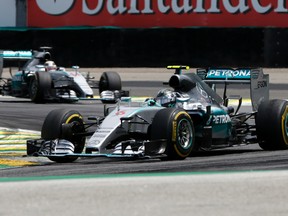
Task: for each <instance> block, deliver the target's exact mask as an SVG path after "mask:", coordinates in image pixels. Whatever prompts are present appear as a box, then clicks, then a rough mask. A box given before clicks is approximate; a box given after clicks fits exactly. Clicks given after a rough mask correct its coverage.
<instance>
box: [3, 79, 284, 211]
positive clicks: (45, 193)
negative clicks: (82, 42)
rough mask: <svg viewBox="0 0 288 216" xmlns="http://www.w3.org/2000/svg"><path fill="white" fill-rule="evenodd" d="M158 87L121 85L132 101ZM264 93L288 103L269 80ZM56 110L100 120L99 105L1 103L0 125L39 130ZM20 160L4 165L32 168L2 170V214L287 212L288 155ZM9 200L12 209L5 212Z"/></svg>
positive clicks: (243, 150)
mask: <svg viewBox="0 0 288 216" xmlns="http://www.w3.org/2000/svg"><path fill="white" fill-rule="evenodd" d="M285 77H286V76H285ZM279 80H281V78H279ZM282 80H284V79H282ZM164 81H165V80H164ZM161 88H163V86H161V82H160V81H159V80H153V81H151V80H149V79H147V80H144V81H143V80H142V81H137V80H136V81H135V80H128V81H125V80H124V82H123V89H129V90H130V92H132V94H131V96H138V97H139V96H144V97H150V96H154V95H155V94H156V92H157V91H158V90H159V89H161ZM270 89H271V92H270V97H271V98H282V99H285V98H287V90H288V87H287V85H286V84H283V83H281V82H280V83H279V82H273V83H271V85H270ZM230 94H241V95H242V96H243V98H248V97H249V90H247V89H244V88H243V86H236V87H232V88H231V93H230ZM142 99H143V98H142ZM136 103H138V102H136ZM56 108H69V109H75V110H78V111H79V112H80V113H81V114H82V115H83V116H84V118H85V117H87V116H95V115H96V116H102V115H103V104H102V103H101V102H100V101H91V100H86V101H80V102H77V103H74V104H58V103H47V104H33V103H31V102H30V101H29V100H27V99H21V98H11V97H0V119H1V121H0V127H5V128H14V129H19V128H20V129H26V130H33V131H40V130H41V126H42V123H43V121H44V118H45V116H46V115H47V113H48V112H49V111H51V110H53V109H56ZM243 109H248V110H249V109H250V107H249V106H245V107H244V108H243ZM23 155H24V154H23ZM23 155H20V156H19V154H18V155H14V156H13V155H11V156H9V158H8V159H9V160H16V161H17V160H21V161H26V162H31V164H32V165H33V166H19V167H18V166H14V167H4V168H1V166H0V168H1V169H0V182H1V183H0V191H1V194H0V199H1V203H0V207H1V208H0V215H9V216H10V215H19V214H21V215H29V216H34V215H35V216H36V215H39V214H41V215H52V214H55V212H57V213H58V214H61V215H63V216H64V215H79V214H83V213H85V215H152V214H153V215H155V216H160V215H175V214H180V215H227V216H231V215H261V216H264V215H267V216H268V215H283V216H284V215H287V214H288V206H287V201H288V195H287V194H288V189H287V187H286V182H287V177H288V172H287V170H288V163H287V161H288V150H286V151H263V150H261V149H260V147H259V146H258V145H257V144H253V145H245V146H239V147H231V148H227V149H221V150H214V151H211V152H201V153H197V154H195V155H193V156H191V157H189V158H186V159H185V160H182V161H161V160H159V159H153V160H152V159H151V160H113V159H106V158H80V159H78V160H77V161H76V162H74V163H66V164H57V163H53V162H51V161H49V160H48V159H46V158H40V157H39V158H37V157H25V156H23ZM1 158H3V154H1V156H0V159H1ZM6 158H7V157H4V159H6ZM11 202H13V203H16V204H15V207H13V208H7V206H9V205H11Z"/></svg>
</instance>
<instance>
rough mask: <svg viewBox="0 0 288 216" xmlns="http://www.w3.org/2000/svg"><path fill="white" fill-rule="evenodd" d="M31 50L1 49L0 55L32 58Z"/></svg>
mask: <svg viewBox="0 0 288 216" xmlns="http://www.w3.org/2000/svg"><path fill="white" fill-rule="evenodd" d="M32 55H33V54H32V52H31V51H10V50H8V51H3V53H1V54H0V57H3V58H4V59H31V58H32Z"/></svg>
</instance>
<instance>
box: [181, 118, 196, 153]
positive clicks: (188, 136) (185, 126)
mask: <svg viewBox="0 0 288 216" xmlns="http://www.w3.org/2000/svg"><path fill="white" fill-rule="evenodd" d="M177 131H178V136H177V137H178V143H179V145H180V146H181V147H182V148H183V149H189V148H190V147H191V145H192V140H193V139H192V138H193V130H192V126H191V124H190V122H189V121H188V120H187V119H182V120H181V121H180V122H179V124H178V127H177Z"/></svg>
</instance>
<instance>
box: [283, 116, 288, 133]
mask: <svg viewBox="0 0 288 216" xmlns="http://www.w3.org/2000/svg"><path fill="white" fill-rule="evenodd" d="M284 127H285V132H286V137H288V115H286V117H285V122H284Z"/></svg>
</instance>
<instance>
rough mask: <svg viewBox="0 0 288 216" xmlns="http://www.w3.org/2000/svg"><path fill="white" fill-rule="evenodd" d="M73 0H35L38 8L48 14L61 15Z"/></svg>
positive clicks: (72, 3)
mask: <svg viewBox="0 0 288 216" xmlns="http://www.w3.org/2000/svg"><path fill="white" fill-rule="evenodd" d="M74 2H75V0H36V3H37V5H38V6H39V8H40V9H41V10H42V11H44V12H45V13H47V14H50V15H62V14H65V13H66V12H68V11H69V10H70V9H71V8H72V7H73V5H74Z"/></svg>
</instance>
